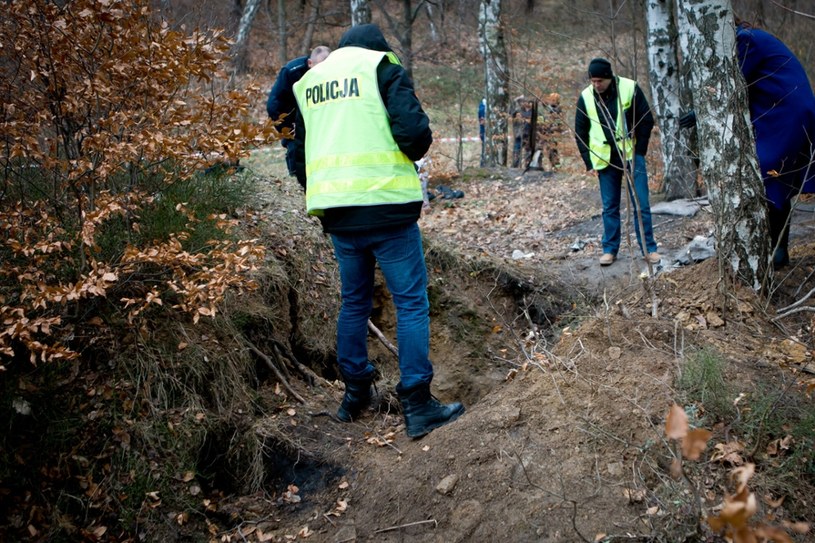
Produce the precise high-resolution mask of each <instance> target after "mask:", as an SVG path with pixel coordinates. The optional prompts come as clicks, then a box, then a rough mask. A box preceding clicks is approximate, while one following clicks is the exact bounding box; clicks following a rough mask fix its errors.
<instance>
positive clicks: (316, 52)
mask: <svg viewBox="0 0 815 543" xmlns="http://www.w3.org/2000/svg"><path fill="white" fill-rule="evenodd" d="M330 53H331V49H329V48H328V47H326V46H325V45H318V46H317V47H315V48H314V49H312V51H311V55H310V56H309V57H308V67H309V68H311V67H312V66H316V65H317V64H319V63H321V62H322V61H324V60H325V59H326V57H327V56H328V55H329V54H330Z"/></svg>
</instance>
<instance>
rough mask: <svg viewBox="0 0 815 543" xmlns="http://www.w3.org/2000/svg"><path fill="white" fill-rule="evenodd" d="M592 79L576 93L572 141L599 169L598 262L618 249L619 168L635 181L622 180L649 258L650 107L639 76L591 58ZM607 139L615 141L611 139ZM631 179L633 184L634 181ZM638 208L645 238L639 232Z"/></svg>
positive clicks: (654, 256)
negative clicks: (600, 237) (632, 76)
mask: <svg viewBox="0 0 815 543" xmlns="http://www.w3.org/2000/svg"><path fill="white" fill-rule="evenodd" d="M588 72H589V73H588V75H589V79H590V81H591V83H590V84H589V86H587V87H586V88H585V89H584V90H583V92H582V93H581V94H580V98H578V100H577V111H576V113H575V121H574V127H575V130H574V132H575V141H576V142H577V148H578V150H579V151H580V156H581V157H582V158H583V162H584V163H585V164H586V170H587V171H588V172H592V171H594V172H597V177H598V179H599V181H600V196H601V198H602V200H603V255H602V256H601V257H600V265H601V266H608V265H610V264H611V263H613V262H614V260H615V259H616V258H617V252H618V251H619V250H620V239H621V236H620V230H621V227H620V200H621V197H620V193H621V192H622V184H623V172H624V171H625V172H627V173H628V174H630V179H632V181H633V183H632V184H629V183H626V186H628V194H629V196H630V197H631V203H632V206H633V209H634V210H635V214H634V232H636V234H637V242H638V243H639V246H640V251H641V252H642V255H643V256H644V258H645V259H646V260H647V261H648V262H650V263H651V264H657V263H659V261H660V258H661V257H660V255H659V253H657V244H656V242H655V241H654V229H653V226H652V223H651V206H650V204H649V202H648V173H647V172H646V169H645V154H646V152H647V151H648V140H649V138H650V137H651V130H652V129H653V127H654V118H653V116H652V115H651V107H650V106H649V105H648V100H647V99H646V98H645V95H644V94H643V92H642V90H641V89H640V87H639V85H637V82H636V81H634V80H632V79H628V78H625V77H615V76H614V72H613V71H612V69H611V63H610V62H609V61H608V60H606V59H604V58H595V59H592V61H591V62H590V63H589V69H588ZM610 142H614V143H615V144H614V145H612V144H611V143H610ZM632 185H633V186H632ZM638 208H639V211H640V215H641V217H642V227H643V230H644V231H645V232H644V233H645V243H644V244H643V240H642V236H641V235H640V222H639V220H638V219H637V214H636V210H637V209H638Z"/></svg>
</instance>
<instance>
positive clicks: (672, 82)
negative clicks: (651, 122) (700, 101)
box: [645, 0, 696, 200]
mask: <svg viewBox="0 0 815 543" xmlns="http://www.w3.org/2000/svg"><path fill="white" fill-rule="evenodd" d="M673 4H674V2H673V0H647V2H646V4H645V11H646V13H645V16H646V26H647V46H648V65H649V67H650V73H649V80H650V83H651V96H652V97H653V100H652V103H651V106H652V107H653V108H654V116H655V117H656V121H657V124H658V126H659V132H660V144H661V148H662V159H663V164H664V165H665V168H664V176H665V177H664V186H665V196H666V199H668V200H675V199H677V198H691V197H693V196H695V195H696V166H695V165H694V163H693V159H692V157H691V156H690V155H689V153H688V152H687V151H686V150H687V149H688V141H687V140H688V134H689V132H690V131H688V130H680V128H679V116H680V115H681V113H680V112H681V111H682V102H681V96H680V89H681V81H680V78H679V57H678V55H677V48H676V39H675V38H676V33H677V30H676V23H675V19H674V10H673V7H674V6H673ZM685 109H689V108H685Z"/></svg>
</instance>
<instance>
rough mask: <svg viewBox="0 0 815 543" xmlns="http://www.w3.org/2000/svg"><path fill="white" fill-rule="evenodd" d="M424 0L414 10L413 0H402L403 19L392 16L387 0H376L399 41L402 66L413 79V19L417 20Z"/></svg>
mask: <svg viewBox="0 0 815 543" xmlns="http://www.w3.org/2000/svg"><path fill="white" fill-rule="evenodd" d="M424 1H425V0H420V1H419V4H418V5H417V6H416V9H415V10H414V8H413V0H402V19H401V20H400V21H397V20H395V19H394V18H393V17H391V15H390V13H389V12H388V6H387V5H386V4H385V0H376V5H377V6H378V7H379V11H380V12H382V15H383V16H384V17H385V20H386V21H387V22H388V28H390V30H391V32H392V33H393V34H394V35H395V36H396V39H397V40H398V41H399V47H400V48H401V54H400V58H401V60H402V67H404V68H405V71H406V72H407V73H408V76H410V78H411V79H412V78H413V21H415V20H416V16H417V15H418V14H419V10H420V9H421V8H422V6H423V4H424Z"/></svg>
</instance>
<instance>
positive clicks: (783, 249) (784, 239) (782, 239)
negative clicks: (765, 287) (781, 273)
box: [768, 205, 791, 270]
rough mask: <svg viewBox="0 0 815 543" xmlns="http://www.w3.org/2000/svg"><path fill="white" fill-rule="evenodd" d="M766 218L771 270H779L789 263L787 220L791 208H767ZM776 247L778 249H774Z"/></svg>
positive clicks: (788, 229)
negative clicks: (771, 259) (769, 242)
mask: <svg viewBox="0 0 815 543" xmlns="http://www.w3.org/2000/svg"><path fill="white" fill-rule="evenodd" d="M768 211H769V213H768V218H769V221H770V240H771V242H772V248H773V249H774V252H773V269H776V270H778V269H780V268H783V267H784V266H786V265H787V264H789V263H790V255H789V252H788V247H789V242H790V227H789V224H787V218H788V217H789V215H790V211H791V207H790V206H789V205H786V206H784V207H783V208H782V209H775V208H774V207H772V206H770V207H769V208H768ZM776 245H778V247H776Z"/></svg>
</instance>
